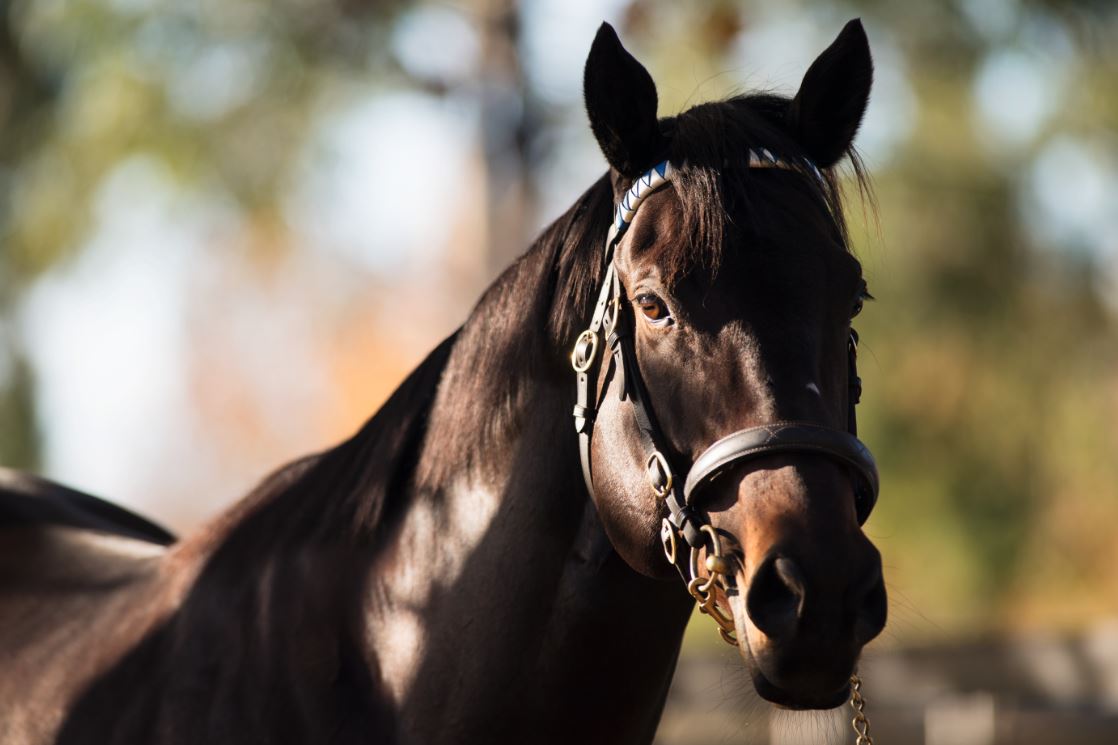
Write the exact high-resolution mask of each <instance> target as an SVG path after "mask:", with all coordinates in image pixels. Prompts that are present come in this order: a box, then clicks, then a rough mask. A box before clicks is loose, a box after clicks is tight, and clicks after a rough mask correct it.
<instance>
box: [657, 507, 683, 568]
mask: <svg viewBox="0 0 1118 745" xmlns="http://www.w3.org/2000/svg"><path fill="white" fill-rule="evenodd" d="M660 542H661V543H662V544H663V545H664V557H665V558H667V560H668V563H669V564H671V565H672V566H675V561H676V558H677V557H678V555H679V553H678V551H677V544H676V537H675V528H673V527H672V524H671V522H669V521H668V518H666V517H665V518H664V522H663V523H661V524H660Z"/></svg>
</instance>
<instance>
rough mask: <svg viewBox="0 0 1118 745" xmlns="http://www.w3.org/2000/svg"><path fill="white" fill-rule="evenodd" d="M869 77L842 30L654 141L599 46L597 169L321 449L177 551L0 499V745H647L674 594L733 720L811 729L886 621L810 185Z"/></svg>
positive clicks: (822, 197) (839, 333) (656, 127)
mask: <svg viewBox="0 0 1118 745" xmlns="http://www.w3.org/2000/svg"><path fill="white" fill-rule="evenodd" d="M872 70H873V66H872V61H871V56H870V50H869V45H868V41H867V38H866V35H865V32H864V30H863V28H862V26H861V23H860V22H858V21H851V22H850V23H849V24H847V25H846V26H845V28H844V29H843V30H842V31H841V33H840V34H839V35H838V37H837V38H836V39H835V40H834V42H833V43H832V44H831V45H830V46H829V47H828V48H827V49H826V50H825V51H824V52H823V53H822V54H821V55H820V56H819V57H818V58H817V59H816V60H815V61H814V62H813V63H812V65H811V66H810V68H809V69H808V71H807V73H806V74H805V76H804V78H803V81H802V84H801V86H800V88H799V90H798V92H797V93H796V94H795V96H794V97H791V98H788V97H783V96H778V95H775V94H770V93H751V94H743V95H739V96H735V97H732V98H729V99H727V100H722V101H715V102H710V103H704V104H700V105H697V106H695V107H693V108H691V109H689V110H687V111H685V112H683V113H681V114H678V115H676V116H673V117H668V118H662V119H660V118H658V117H657V92H656V87H655V84H654V82H653V80H652V78H651V76H650V75H649V73H648V72H647V70H646V69H645V68H644V67H643V66H642V65H641V64H640V63H639V62H638V61H637V60H636V59H635V58H634V57H633V56H632V55H631V54H630V53H629V52H627V51H626V50H625V48H624V47H623V46H622V44H621V42H620V40H619V39H618V37H617V34H616V33H615V31H614V30H613V29H612V28H611V27H610V26H608V25H607V24H603V25H602V27H601V28H600V29H599V30H598V33H597V35H596V36H595V38H594V40H593V44H592V46H591V49H590V52H589V55H588V57H587V60H586V64H585V71H584V93H585V103H586V109H587V113H588V117H589V123H590V127H591V130H592V132H593V134H594V136H595V138H596V139H597V141H598V144H599V146H600V147H601V150H602V152H603V154H604V156H605V159H606V161H607V162H608V164H609V169H608V172H607V173H605V174H604V175H603V176H602V177H601V178H599V179H598V180H597V181H596V182H595V183H594V184H592V185H591V186H590V187H589V189H588V190H587V191H586V192H585V193H584V194H583V195H582V196H581V197H580V198H579V199H578V200H577V202H576V203H575V204H574V205H573V206H572V207H570V209H569V210H568V211H567V212H566V213H565V214H563V215H562V216H561V217H559V218H558V219H557V220H556V221H555V222H554V223H553V224H552V225H550V226H549V227H548V228H546V229H545V230H544V232H543V233H542V234H541V236H540V237H539V238H538V239H537V240H536V241H535V242H534V243H533V244H532V246H531V247H530V248H529V249H528V250H527V252H526V253H525V254H524V255H523V256H522V257H521V258H520V259H519V260H517V261H516V262H515V263H513V264H512V265H511V267H509V268H508V269H507V270H506V271H505V272H504V273H503V274H501V275H500V277H499V278H498V279H497V280H496V281H495V282H494V283H493V284H492V285H491V286H490V287H489V288H488V290H487V291H486V292H485V293H484V294H483V296H482V297H481V299H480V300H479V302H478V303H477V305H476V306H475V307H474V308H473V310H472V312H471V313H470V314H469V316H468V318H467V320H466V321H465V322H464V324H463V325H462V326H461V327H460V328H459V329H458V330H457V331H456V332H454V333H453V334H452V335H451V336H450V337H449V338H447V339H446V340H445V341H443V342H442V343H441V344H439V345H438V346H437V347H436V348H435V349H434V351H432V352H431V353H430V355H429V356H428V357H427V358H426V359H425V360H424V361H423V362H422V363H421V364H420V365H419V366H418V367H417V368H416V369H415V370H414V371H413V372H412V373H411V374H410V375H409V376H408V377H407V379H406V380H405V381H404V382H403V383H402V384H401V385H400V387H399V388H398V389H397V390H396V391H395V393H393V394H392V395H391V396H390V398H389V399H388V400H387V402H386V403H385V404H384V405H383V407H382V408H381V409H380V410H379V411H378V412H376V413H375V414H374V415H373V416H372V418H371V419H369V420H368V421H367V422H366V423H365V424H364V425H363V426H362V427H361V428H360V430H359V431H358V432H356V434H354V435H353V436H352V437H351V438H349V439H348V440H346V441H344V442H342V443H341V444H339V445H337V446H336V447H333V448H331V449H327V450H324V451H322V452H320V453H317V454H314V455H311V456H308V457H305V458H302V459H300V460H297V461H295V462H293V463H290V464H288V465H286V466H284V467H282V468H280V469H279V470H277V471H275V472H274V473H273V474H272V475H270V476H268V477H267V478H265V479H264V480H263V481H262V482H261V483H260V485H259V486H258V487H256V488H255V489H254V490H253V491H252V492H251V493H250V494H248V495H247V496H246V497H245V498H244V499H243V500H241V501H240V502H238V503H237V504H236V505H234V506H233V507H232V508H230V509H229V510H228V511H226V512H224V513H223V514H221V515H220V516H219V517H217V518H216V519H215V520H213V521H212V522H210V523H209V524H207V525H205V526H204V527H203V528H202V529H200V530H199V531H197V532H195V533H193V534H191V535H187V536H185V537H183V538H181V539H179V540H173V539H172V538H171V537H170V536H169V535H168V534H166V533H165V532H164V531H162V530H161V529H159V528H158V526H154V525H152V524H150V523H147V522H146V521H143V520H142V519H139V518H134V517H133V516H130V515H128V514H127V513H123V512H122V511H119V510H115V509H113V508H111V507H108V506H106V505H105V504H104V503H101V502H99V501H98V500H95V499H93V498H92V497H88V496H85V495H81V494H80V493H76V492H73V491H67V490H66V489H64V488H63V487H58V486H56V485H52V484H50V483H49V482H45V481H36V480H34V479H29V478H22V479H21V478H17V477H14V476H13V475H12V474H10V473H9V474H8V476H7V477H5V478H2V479H0V488H2V489H3V497H2V498H0V629H2V630H3V631H2V636H0V728H2V731H0V740H2V741H3V742H4V743H6V744H7V745H43V744H45V743H54V744H56V745H83V744H86V743H97V745H125V744H127V745H133V744H134V743H141V742H142V743H150V744H152V745H182V744H185V743H210V744H223V743H238V744H241V743H269V744H281V745H282V744H286V743H346V744H348V743H368V742H376V743H473V742H485V743H505V742H523V741H530V742H539V743H553V742H554V743H559V742H571V741H581V742H590V743H599V742H600V743H649V742H651V741H652V739H653V737H654V735H655V732H656V728H657V725H658V722H659V719H660V715H661V712H662V710H663V706H664V702H665V697H666V695H667V692H668V687H669V684H670V682H671V679H672V675H673V672H674V668H675V664H676V660H677V657H678V654H679V651H680V645H681V640H682V636H683V631H684V627H685V626H686V625H687V623H688V619H689V616H690V615H691V610H692V608H693V601H694V600H695V599H697V600H699V602H700V607H701V608H702V609H703V610H704V611H705V612H707V613H709V614H710V615H711V616H712V617H713V618H714V620H715V621H717V622H718V625H717V626H716V627H714V628H713V629H712V631H715V630H716V631H717V632H718V633H720V634H722V635H723V637H724V638H726V639H727V640H728V641H729V642H731V643H733V644H735V645H736V646H737V648H738V650H739V652H740V656H741V661H742V665H743V666H744V668H745V669H746V670H747V671H748V673H749V676H750V679H751V680H752V683H753V685H754V687H755V688H756V691H757V693H758V694H759V695H760V696H761V697H763V698H764V699H766V700H768V701H771V702H773V703H775V704H777V705H779V706H782V707H787V708H792V709H818V708H830V707H834V706H837V705H839V704H841V703H843V702H844V701H845V700H846V698H847V697H848V696H850V695H851V683H850V681H851V675H852V673H853V672H854V671H855V667H856V664H857V660H858V658H859V655H860V652H861V649H862V648H863V646H864V645H865V644H866V643H867V642H869V641H870V640H871V639H873V638H874V637H875V636H876V635H877V634H878V633H879V632H880V631H881V630H882V628H883V627H884V625H885V620H886V597H885V590H884V585H883V582H882V573H881V558H880V554H879V552H878V551H877V549H876V548H875V547H874V546H873V545H872V543H871V542H870V541H869V539H868V538H867V537H866V536H865V534H864V532H863V530H862V524H863V522H864V521H865V519H866V517H867V516H868V514H869V510H870V509H871V508H872V506H873V502H874V500H875V499H876V497H877V491H878V484H877V471H876V469H875V467H874V465H873V460H872V457H871V456H870V455H869V452H868V451H867V450H866V449H865V447H864V446H863V445H862V443H861V442H860V441H859V440H858V439H857V438H856V433H855V431H854V429H855V428H854V415H853V412H854V404H855V403H856V401H857V398H858V393H859V390H860V387H859V383H858V380H857V371H856V368H855V356H854V355H855V352H856V336H855V335H854V334H853V331H852V328H851V319H852V318H853V317H854V316H855V315H856V314H857V313H858V311H859V310H860V309H861V306H862V303H863V301H864V300H866V299H867V298H868V297H869V292H868V289H867V285H866V282H865V280H864V279H863V276H862V270H861V265H860V263H859V262H858V260H857V259H856V258H855V257H854V255H853V253H852V252H851V250H850V248H849V239H848V236H847V231H846V227H845V222H844V218H843V212H842V200H841V194H840V188H839V181H838V176H837V174H836V170H835V169H836V166H837V165H838V164H840V162H844V161H845V160H846V159H851V160H852V161H853V162H854V163H855V166H856V169H857V166H858V161H857V157H856V154H855V153H854V150H853V141H854V137H855V135H856V132H857V130H858V128H859V126H860V122H861V120H862V117H863V115H864V112H865V108H866V105H867V102H868V99H869V93H870V87H871V82H872V76H873V74H872ZM858 173H859V174H861V171H860V170H858ZM399 322H401V323H406V322H407V321H406V314H404V315H402V316H401V319H400V321H399ZM572 344H573V351H571V350H572ZM572 367H573V368H574V370H573V371H572ZM572 412H573V414H572ZM572 420H573V422H572ZM572 423H573V425H574V426H573V427H572ZM677 575H682V577H683V579H684V581H685V585H683V586H680V583H679V582H678V580H674V579H673V578H674V577H676V576H677Z"/></svg>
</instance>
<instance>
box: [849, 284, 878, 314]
mask: <svg viewBox="0 0 1118 745" xmlns="http://www.w3.org/2000/svg"><path fill="white" fill-rule="evenodd" d="M867 300H873V295H871V294H870V290H869V288H868V287H866V283H865V282H862V287H861V288H860V289H859V290H858V297H857V298H856V299H855V300H854V307H853V308H851V309H850V317H851V318H855V317H857V315H858V314H859V313H861V312H862V305H863V303H865V301H867Z"/></svg>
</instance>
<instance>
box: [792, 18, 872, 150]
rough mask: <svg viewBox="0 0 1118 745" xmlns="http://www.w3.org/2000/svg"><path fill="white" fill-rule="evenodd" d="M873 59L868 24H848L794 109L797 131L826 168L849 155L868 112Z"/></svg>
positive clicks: (807, 79)
mask: <svg viewBox="0 0 1118 745" xmlns="http://www.w3.org/2000/svg"><path fill="white" fill-rule="evenodd" d="M871 85H873V59H872V58H871V57H870V44H869V40H868V39H866V31H865V29H863V28H862V22H861V21H860V20H858V19H854V20H853V21H850V22H849V23H847V24H846V26H845V28H843V30H842V32H841V33H840V34H839V35H838V38H836V39H835V40H834V42H832V43H831V46H829V47H827V49H826V50H825V51H824V52H823V53H822V54H821V55H819V57H818V58H817V59H816V60H815V62H812V63H811V67H809V68H808V71H807V74H806V75H804V80H803V82H802V83H801V84H800V90H799V92H798V93H797V94H796V97H795V98H794V99H793V100H792V104H791V106H789V109H788V122H789V124H790V126H791V130H792V131H791V134H792V136H793V137H795V138H796V140H797V141H798V142H799V143H800V144H801V145H802V146H803V148H804V150H806V151H807V154H808V156H809V157H810V158H811V159H812V160H813V161H814V162H815V165H817V166H819V167H820V168H827V167H829V166H833V165H834V164H835V163H837V162H838V161H839V159H840V158H842V156H843V155H845V154H846V151H847V150H848V149H849V148H850V145H851V144H852V143H853V142H854V135H855V134H857V132H858V126H859V125H861V123H862V116H863V115H864V114H865V113H866V104H868V103H869V100H870V86H871Z"/></svg>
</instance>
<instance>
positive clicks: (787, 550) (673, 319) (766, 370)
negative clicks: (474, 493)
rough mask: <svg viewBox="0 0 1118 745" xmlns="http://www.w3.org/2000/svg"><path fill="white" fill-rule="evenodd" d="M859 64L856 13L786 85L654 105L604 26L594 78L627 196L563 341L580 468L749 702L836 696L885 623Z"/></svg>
mask: <svg viewBox="0 0 1118 745" xmlns="http://www.w3.org/2000/svg"><path fill="white" fill-rule="evenodd" d="M872 70H873V66H872V61H871V57H870V51H869V46H868V42H867V39H866V35H865V32H864V31H863V29H862V26H861V24H860V23H859V22H857V21H852V22H851V23H849V24H848V25H847V26H846V28H844V29H843V31H842V33H841V34H840V35H839V36H838V38H837V39H836V40H835V41H834V43H833V44H832V45H831V46H830V47H829V48H828V49H827V50H825V51H824V52H823V53H822V54H821V55H820V56H819V57H818V59H816V60H815V62H814V63H813V64H812V65H811V67H810V69H809V70H808V71H807V73H806V75H805V77H804V79H803V82H802V84H801V87H800V89H799V91H798V92H797V93H796V95H795V96H794V97H793V98H791V99H788V98H783V97H780V96H775V95H768V94H764V95H749V96H741V97H737V98H732V99H729V100H726V101H721V102H716V103H709V104H702V105H699V106H696V107H694V108H692V109H690V110H688V111H686V112H684V113H682V114H680V115H678V116H676V117H673V118H667V119H658V118H657V114H656V110H657V94H656V87H655V84H654V83H653V81H652V78H651V77H650V76H649V74H648V72H647V71H646V70H645V68H644V67H643V66H642V65H641V64H640V63H639V62H637V60H636V59H634V58H633V57H632V56H631V55H630V54H629V53H628V52H627V51H626V50H625V49H624V48H623V47H622V46H621V43H620V42H619V41H618V38H617V35H616V34H615V33H614V31H613V29H612V28H610V27H609V26H608V25H603V26H602V28H601V29H600V30H599V32H598V35H597V37H596V39H595V41H594V44H593V47H592V49H591V51H590V55H589V58H588V60H587V63H586V69H585V81H584V86H585V97H586V107H587V110H588V114H589V118H590V123H591V127H592V129H593V132H594V135H595V137H596V138H597V140H598V143H599V145H600V147H601V149H602V152H603V153H604V155H605V156H606V159H607V161H608V162H609V164H610V167H611V171H610V173H611V178H612V182H613V184H614V192H615V201H616V203H617V204H618V205H619V206H618V210H617V216H616V219H615V224H614V226H613V227H612V228H611V231H610V237H609V239H608V240H607V245H606V246H605V258H604V269H603V274H602V278H601V282H600V287H601V288H602V289H601V292H600V296H599V298H598V304H597V306H595V318H594V321H593V323H592V324H591V328H590V329H588V330H587V332H584V334H583V336H581V337H580V338H579V342H578V343H577V344H576V348H575V351H574V353H573V355H572V361H573V363H574V366H575V368H576V371H579V376H580V377H579V379H580V397H579V405H578V406H576V410H575V415H576V427H577V428H578V430H579V432H580V434H581V435H582V436H583V442H584V448H583V468H584V472H585V475H586V477H587V481H588V484H589V485H590V490H591V493H592V495H593V498H594V500H595V502H596V505H597V507H598V511H599V514H600V516H601V519H602V522H603V525H604V526H605V529H606V532H607V534H608V536H609V538H610V540H611V542H612V543H613V545H614V547H615V549H616V550H617V551H618V553H619V554H620V555H621V556H622V557H623V558H624V559H625V560H626V561H627V562H628V564H629V565H630V566H631V567H632V568H634V569H635V570H637V571H639V572H641V573H643V574H646V575H652V576H665V575H668V576H670V575H672V574H674V573H675V571H676V570H677V569H678V570H679V571H680V573H682V574H683V576H684V580H685V582H687V583H688V589H689V590H690V591H691V592H692V594H693V595H695V597H696V598H697V599H698V600H700V602H702V603H703V604H704V608H705V609H706V610H708V611H710V612H711V613H712V614H714V615H715V616H716V617H719V618H721V619H722V622H723V632H724V636H725V637H726V638H727V639H728V640H730V641H732V642H734V643H736V644H737V645H738V647H739V649H740V652H741V656H742V658H743V659H744V661H745V664H746V666H747V668H748V670H749V672H750V674H751V677H752V679H753V682H754V685H755V687H756V689H757V691H758V693H759V694H760V695H761V696H763V697H764V698H766V699H768V700H770V701H772V702H774V703H777V704H780V705H783V706H787V707H791V708H829V707H833V706H836V705H838V704H840V703H842V701H843V700H844V699H845V698H846V697H847V696H848V694H849V681H850V679H851V675H852V673H853V672H854V668H855V665H856V662H857V659H858V656H859V654H860V652H861V649H862V647H863V645H865V644H866V643H867V642H868V641H870V640H871V639H873V638H874V637H875V636H877V635H878V634H879V633H880V632H881V630H882V628H883V627H884V625H885V617H886V598H885V589H884V584H883V581H882V573H881V558H880V554H879V553H878V551H877V549H876V548H875V547H874V546H873V545H872V543H871V542H870V541H869V539H868V538H867V537H866V535H865V534H864V533H863V531H862V522H863V521H864V520H865V519H866V517H867V516H868V512H869V509H870V508H871V507H872V505H873V501H874V499H875V498H876V491H877V482H876V479H877V474H876V470H875V469H874V466H873V461H872V458H871V457H870V456H869V454H868V451H866V450H865V448H864V447H863V446H862V445H861V443H860V442H859V441H858V440H857V439H856V437H855V433H854V417H853V405H854V403H856V398H857V395H858V392H859V388H858V385H857V374H856V369H855V367H854V354H855V352H856V346H857V341H856V340H857V337H856V335H855V334H854V333H853V330H852V328H851V320H852V318H853V317H854V316H855V315H857V313H858V312H859V311H860V309H861V305H862V301H863V299H864V298H866V297H868V292H867V288H866V283H865V281H864V279H863V277H862V270H861V265H860V263H859V262H858V261H857V259H855V257H854V256H853V255H852V254H851V252H850V250H849V248H848V241H847V235H846V230H845V225H844V222H843V216H842V210H841V204H840V199H839V190H838V182H837V177H836V176H835V174H834V173H833V171H832V169H833V167H834V166H836V164H838V163H839V162H840V161H841V160H842V159H844V158H846V157H851V158H856V156H855V155H854V154H853V150H852V143H853V140H854V136H855V134H856V132H857V130H858V127H859V125H860V123H861V120H862V116H863V114H864V112H865V109H866V105H867V102H868V99H869V92H870V85H871V81H872V74H873V73H872ZM591 435H592V437H591ZM712 444H714V445H713V446H712ZM665 550H666V552H667V553H668V555H669V560H668V561H665V556H664V554H665ZM715 554H718V555H717V556H715ZM673 564H674V565H675V566H674V568H673Z"/></svg>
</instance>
